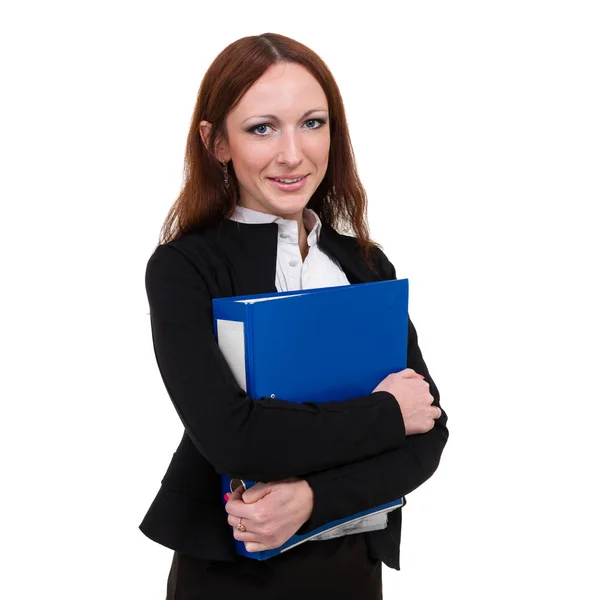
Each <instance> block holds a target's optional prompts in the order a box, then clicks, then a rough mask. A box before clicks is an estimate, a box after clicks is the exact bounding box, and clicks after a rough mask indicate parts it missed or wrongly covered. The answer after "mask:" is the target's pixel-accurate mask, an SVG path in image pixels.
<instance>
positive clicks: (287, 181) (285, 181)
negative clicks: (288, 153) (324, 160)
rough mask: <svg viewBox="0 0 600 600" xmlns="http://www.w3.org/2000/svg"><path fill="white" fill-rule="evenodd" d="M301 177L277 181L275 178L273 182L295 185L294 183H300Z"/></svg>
mask: <svg viewBox="0 0 600 600" xmlns="http://www.w3.org/2000/svg"><path fill="white" fill-rule="evenodd" d="M301 179H302V177H298V178H297V179H279V178H277V177H276V178H275V181H280V182H281V183H296V181H300V180H301Z"/></svg>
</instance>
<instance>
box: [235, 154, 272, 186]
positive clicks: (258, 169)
mask: <svg viewBox="0 0 600 600" xmlns="http://www.w3.org/2000/svg"><path fill="white" fill-rule="evenodd" d="M232 160H233V164H234V165H235V172H236V175H237V176H238V179H242V180H243V179H246V178H252V177H255V176H257V175H260V174H261V173H262V172H263V171H264V170H265V169H266V168H267V167H268V166H269V162H270V160H271V154H270V153H269V152H266V149H265V147H264V146H263V147H262V148H260V147H256V146H255V147H253V148H252V147H248V148H245V149H244V150H243V151H242V152H240V151H238V152H236V154H235V155H232Z"/></svg>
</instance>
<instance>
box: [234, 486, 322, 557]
mask: <svg viewBox="0 0 600 600" xmlns="http://www.w3.org/2000/svg"><path fill="white" fill-rule="evenodd" d="M313 505H314V495H313V491H312V488H311V487H310V485H308V483H307V482H306V481H305V480H304V479H298V478H297V477H291V478H289V479H284V480H282V481H274V482H270V483H257V484H255V485H253V486H252V487H251V488H248V489H247V490H245V491H244V488H243V486H240V487H239V488H237V489H236V490H235V492H233V493H232V494H229V501H228V502H227V504H226V505H225V510H226V511H227V514H228V515H229V516H228V518H227V522H228V523H229V524H230V525H231V526H232V527H233V536H234V537H235V539H236V540H240V541H243V542H244V545H245V546H246V550H248V552H258V551H260V550H270V549H272V548H279V546H281V545H282V544H283V543H285V542H287V541H288V540H289V539H290V538H291V537H292V536H293V535H294V534H295V533H296V532H297V531H298V529H300V527H301V526H302V525H303V524H304V523H305V522H306V521H307V520H308V519H309V517H310V515H311V514H312V510H313ZM240 517H242V525H244V527H246V531H243V532H242V531H238V530H237V529H236V528H235V525H236V524H237V523H239V520H240Z"/></svg>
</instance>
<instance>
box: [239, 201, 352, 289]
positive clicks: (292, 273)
mask: <svg viewBox="0 0 600 600" xmlns="http://www.w3.org/2000/svg"><path fill="white" fill-rule="evenodd" d="M302 216H303V221H304V227H305V228H306V231H307V232H308V255H307V256H306V259H305V260H304V262H302V255H301V253H300V246H299V242H298V222H297V221H295V220H293V219H284V218H282V217H277V216H275V215H269V214H266V213H262V212H259V211H257V210H253V209H251V208H246V207H244V206H236V210H235V213H234V215H233V216H232V217H231V220H232V221H238V222H240V223H277V225H278V228H279V236H278V238H277V271H276V276H275V285H276V287H277V291H278V292H288V291H294V290H307V289H311V288H320V287H331V286H336V285H349V284H350V282H349V281H348V278H347V277H346V274H345V273H344V271H343V270H342V268H341V267H340V265H339V263H338V262H337V261H335V260H333V259H331V258H330V257H329V256H327V254H325V253H324V252H323V251H322V250H321V248H319V246H318V244H317V242H318V240H319V234H320V232H321V226H322V224H321V219H319V216H318V215H317V213H316V212H315V211H314V210H311V209H310V208H305V209H304V212H303V215H302Z"/></svg>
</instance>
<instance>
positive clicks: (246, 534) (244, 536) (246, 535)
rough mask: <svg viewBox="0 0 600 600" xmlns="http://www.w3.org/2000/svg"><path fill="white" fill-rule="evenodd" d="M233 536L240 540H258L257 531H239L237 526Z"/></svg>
mask: <svg viewBox="0 0 600 600" xmlns="http://www.w3.org/2000/svg"><path fill="white" fill-rule="evenodd" d="M233 537H234V538H235V539H236V540H238V541H240V542H258V539H257V536H256V534H255V533H252V532H251V531H239V530H238V529H236V528H235V527H234V528H233ZM259 543H260V542H259Z"/></svg>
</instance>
